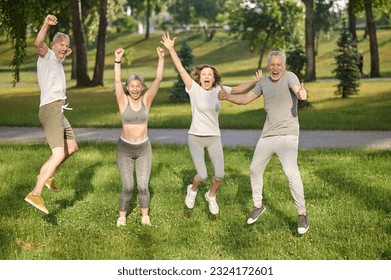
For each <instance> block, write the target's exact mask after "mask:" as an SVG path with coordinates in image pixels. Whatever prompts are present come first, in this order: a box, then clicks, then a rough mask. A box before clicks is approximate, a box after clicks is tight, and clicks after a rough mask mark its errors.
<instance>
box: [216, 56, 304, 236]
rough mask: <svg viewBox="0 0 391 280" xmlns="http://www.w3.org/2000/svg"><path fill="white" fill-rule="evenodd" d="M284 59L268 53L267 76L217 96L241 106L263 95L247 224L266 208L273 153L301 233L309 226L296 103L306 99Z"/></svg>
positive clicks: (251, 176) (222, 91)
mask: <svg viewBox="0 0 391 280" xmlns="http://www.w3.org/2000/svg"><path fill="white" fill-rule="evenodd" d="M285 62H286V57H285V54H284V53H283V52H280V51H272V52H270V53H269V55H268V65H267V68H268V71H269V74H270V75H269V76H267V77H265V78H262V79H261V80H260V81H259V82H258V83H257V84H256V86H255V87H254V88H253V89H252V90H251V91H250V92H248V93H247V94H245V95H232V94H228V93H227V92H226V91H224V90H221V91H220V92H219V99H220V100H228V101H230V102H232V103H235V104H240V105H245V104H248V103H250V102H252V101H254V100H255V99H257V98H258V97H260V96H261V95H263V97H264V103H265V111H266V121H265V124H264V126H263V129H262V134H261V137H260V139H259V141H258V144H257V146H256V148H255V151H254V156H253V159H252V162H251V165H250V179H251V189H252V197H253V203H254V209H253V211H252V212H251V214H250V217H249V218H248V220H247V223H248V224H252V223H255V222H256V221H257V220H258V218H259V217H260V215H261V214H262V213H263V212H264V211H265V210H266V207H265V205H264V204H263V196H262V190H263V173H264V171H265V169H266V166H267V164H268V162H269V161H270V159H271V158H272V156H273V155H274V154H276V155H277V156H278V158H279V160H280V162H281V165H282V168H283V170H284V173H285V175H286V177H287V180H288V183H289V187H290V190H291V194H292V197H293V199H294V201H295V205H296V208H297V211H298V215H299V220H298V228H297V230H298V233H299V234H304V233H306V232H307V230H308V228H309V221H308V215H307V211H306V207H305V199H304V188H303V183H302V180H301V177H300V172H299V168H298V166H297V155H298V146H299V121H298V116H297V103H298V100H306V99H307V91H306V89H305V88H304V84H303V83H302V84H300V82H299V79H298V78H297V76H296V75H295V74H294V73H292V72H290V71H286V70H285Z"/></svg>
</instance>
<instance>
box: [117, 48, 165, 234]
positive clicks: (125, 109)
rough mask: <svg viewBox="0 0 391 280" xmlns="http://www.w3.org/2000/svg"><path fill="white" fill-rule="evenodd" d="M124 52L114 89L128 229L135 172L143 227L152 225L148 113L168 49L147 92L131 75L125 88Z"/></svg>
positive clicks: (122, 211)
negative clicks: (120, 128) (117, 111)
mask: <svg viewBox="0 0 391 280" xmlns="http://www.w3.org/2000/svg"><path fill="white" fill-rule="evenodd" d="M124 52H125V50H124V49H123V48H119V49H117V50H116V51H115V52H114V54H115V60H114V83H115V85H114V89H115V96H116V98H117V103H118V109H119V112H120V114H121V122H122V133H121V137H120V138H119V139H118V143H117V165H118V170H119V173H120V176H121V181H122V191H121V194H120V197H119V218H118V220H117V226H118V227H120V226H125V225H126V215H127V212H128V210H129V206H130V205H129V204H130V199H131V196H132V193H133V189H134V182H135V180H134V178H133V171H134V169H135V170H136V177H137V189H138V199H139V203H140V208H141V223H142V224H143V225H151V222H150V217H149V204H150V193H149V177H150V175H151V167H152V148H151V143H150V141H149V139H148V112H149V109H150V107H151V104H152V101H153V99H154V98H155V96H156V94H157V92H158V90H159V86H160V82H161V81H162V79H163V70H164V49H162V48H159V47H158V48H157V49H156V52H157V55H158V65H157V70H156V78H155V80H154V81H153V83H152V85H151V86H150V88H149V89H146V87H145V85H144V79H143V78H142V77H141V76H139V75H137V74H132V75H130V76H129V77H128V79H127V81H126V83H125V85H123V84H122V82H121V58H122V56H123V54H124ZM145 89H146V91H145V93H144V94H143V92H144V90H145Z"/></svg>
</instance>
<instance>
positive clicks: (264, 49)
mask: <svg viewBox="0 0 391 280" xmlns="http://www.w3.org/2000/svg"><path fill="white" fill-rule="evenodd" d="M269 37H270V32H268V33H267V35H266V39H265V41H264V42H263V47H262V49H261V52H260V54H259V59H258V68H257V69H262V60H263V56H264V55H265V52H266V49H267V46H268V42H269ZM267 63H269V61H267Z"/></svg>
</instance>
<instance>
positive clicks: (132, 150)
mask: <svg viewBox="0 0 391 280" xmlns="http://www.w3.org/2000/svg"><path fill="white" fill-rule="evenodd" d="M117 165H118V170H119V173H120V175H121V181H122V191H121V194H120V197H119V210H120V211H121V212H126V211H128V210H129V203H130V199H131V197H132V192H133V189H134V179H133V172H134V168H135V165H136V178H137V189H138V199H139V203H140V207H141V208H149V201H150V193H149V177H150V175H151V166H152V148H151V142H150V141H149V139H147V140H146V141H143V142H141V143H135V144H131V143H128V142H125V141H124V140H122V139H121V138H120V139H119V140H118V143H117Z"/></svg>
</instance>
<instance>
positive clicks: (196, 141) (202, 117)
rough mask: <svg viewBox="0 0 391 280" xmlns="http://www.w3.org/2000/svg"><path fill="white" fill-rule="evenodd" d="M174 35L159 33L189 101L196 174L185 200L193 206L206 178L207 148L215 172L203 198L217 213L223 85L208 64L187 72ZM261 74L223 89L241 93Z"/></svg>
mask: <svg viewBox="0 0 391 280" xmlns="http://www.w3.org/2000/svg"><path fill="white" fill-rule="evenodd" d="M176 39H177V37H174V38H173V39H171V38H170V34H168V33H167V34H164V35H163V36H162V41H161V43H162V44H163V45H164V46H165V47H166V48H167V49H168V51H169V52H170V55H171V58H172V60H173V62H174V64H175V67H176V68H177V70H178V72H179V75H180V76H181V78H182V80H183V83H184V84H185V90H186V92H187V93H188V94H189V97H190V103H191V111H192V121H191V126H190V129H189V132H188V134H189V137H188V144H189V150H190V154H191V157H192V160H193V163H194V166H195V168H196V171H197V174H196V175H195V176H194V178H193V183H192V184H190V185H188V186H187V194H186V199H185V204H186V206H187V207H188V208H190V209H192V208H193V207H194V204H195V198H196V195H197V190H198V187H199V185H200V184H201V183H202V182H203V181H205V180H206V179H207V170H206V164H205V149H207V150H208V154H209V157H210V160H211V162H212V165H213V168H214V176H213V180H212V185H211V187H210V190H209V191H208V192H206V193H205V199H206V200H207V201H208V203H209V210H210V212H211V213H212V214H213V215H217V214H218V213H219V206H218V205H217V201H216V193H217V191H218V189H219V187H220V186H221V184H222V182H223V178H224V155H223V147H222V143H221V135H220V128H219V121H218V115H219V110H220V101H219V99H218V93H219V91H220V89H221V88H222V87H223V86H222V85H221V75H220V74H219V73H218V72H217V70H216V68H214V67H213V66H211V65H208V64H202V65H199V66H197V67H195V69H194V70H193V71H192V73H191V74H189V73H187V71H186V69H185V68H184V67H183V65H182V63H181V61H180V59H179V57H178V55H177V53H176V51H175V41H176ZM261 78H262V72H261V71H260V70H258V71H257V73H256V77H255V78H254V79H252V80H251V81H249V82H246V83H243V84H241V85H238V86H236V87H228V86H224V89H225V90H226V91H227V92H228V93H240V92H243V91H245V90H247V89H249V88H250V87H251V86H253V85H254V84H256V83H257V82H258V81H259V80H260V79H261Z"/></svg>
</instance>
